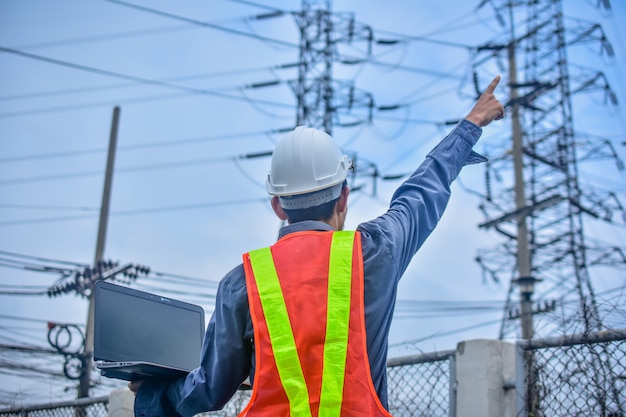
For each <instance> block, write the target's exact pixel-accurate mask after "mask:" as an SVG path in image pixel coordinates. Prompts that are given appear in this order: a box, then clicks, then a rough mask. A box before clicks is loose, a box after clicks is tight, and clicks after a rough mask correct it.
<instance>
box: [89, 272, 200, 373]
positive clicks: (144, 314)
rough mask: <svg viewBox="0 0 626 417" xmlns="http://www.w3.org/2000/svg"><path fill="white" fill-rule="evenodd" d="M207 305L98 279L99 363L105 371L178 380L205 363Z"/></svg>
mask: <svg viewBox="0 0 626 417" xmlns="http://www.w3.org/2000/svg"><path fill="white" fill-rule="evenodd" d="M204 331H205V328H204V310H203V309H202V307H200V306H197V305H194V304H189V303H186V302H183V301H179V300H174V299H172V298H168V297H163V296H160V295H156V294H151V293H147V292H143V291H139V290H135V289H132V288H128V287H124V286H121V285H117V284H112V283H110V282H106V281H97V282H96V284H95V287H94V346H93V354H94V361H95V363H96V367H97V368H99V369H100V372H101V374H102V375H103V376H105V377H109V378H116V379H123V380H126V381H133V380H136V379H146V378H162V379H174V378H179V377H182V376H185V375H186V374H187V373H189V372H190V371H191V370H192V369H195V368H197V367H198V365H199V364H200V350H201V348H202V339H203V337H204Z"/></svg>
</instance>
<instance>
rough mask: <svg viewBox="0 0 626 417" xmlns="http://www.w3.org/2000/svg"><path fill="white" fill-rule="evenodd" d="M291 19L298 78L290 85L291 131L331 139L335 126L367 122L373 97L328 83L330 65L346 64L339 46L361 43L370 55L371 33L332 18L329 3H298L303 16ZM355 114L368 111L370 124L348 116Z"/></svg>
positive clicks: (346, 84) (340, 16)
mask: <svg viewBox="0 0 626 417" xmlns="http://www.w3.org/2000/svg"><path fill="white" fill-rule="evenodd" d="M294 15H295V19H296V23H297V25H298V29H299V31H300V58H299V62H298V78H297V80H294V81H292V82H291V83H290V85H291V88H292V90H293V92H294V94H295V96H296V100H297V113H296V125H297V126H299V125H307V126H310V127H315V128H318V129H322V130H324V131H326V132H327V133H329V134H332V129H333V126H334V125H337V124H338V125H341V126H351V125H356V124H360V123H363V122H369V121H371V111H372V108H373V106H374V100H373V98H372V96H371V95H370V94H369V93H367V92H363V91H360V90H358V89H357V88H355V86H354V82H353V81H340V80H335V79H334V78H333V64H334V63H336V62H343V63H346V59H345V58H342V56H341V51H340V46H341V45H342V44H351V43H354V42H365V43H366V50H367V51H368V52H367V53H368V54H369V53H370V52H371V44H372V40H373V33H372V30H371V28H370V27H369V26H367V25H363V24H359V23H358V22H356V20H355V18H354V15H353V14H352V13H333V12H332V11H331V2H330V0H303V1H302V10H301V11H300V12H299V13H295V14H294ZM361 59H362V58H361ZM357 108H366V109H368V115H367V116H366V118H367V119H369V120H363V117H362V116H357V115H355V114H354V113H353V112H352V111H353V110H355V109H357Z"/></svg>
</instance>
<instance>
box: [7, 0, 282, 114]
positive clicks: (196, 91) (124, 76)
mask: <svg viewBox="0 0 626 417" xmlns="http://www.w3.org/2000/svg"><path fill="white" fill-rule="evenodd" d="M104 1H111V0H104ZM0 51H2V52H6V53H11V54H14V55H19V56H22V57H25V58H30V59H34V60H38V61H43V62H47V63H49V64H54V65H59V66H63V67H67V68H72V69H75V70H80V71H85V72H90V73H94V74H99V75H104V76H107V77H113V78H119V79H123V80H127V81H133V82H136V83H139V84H146V85H152V86H157V87H163V88H168V89H174V90H179V91H183V92H186V93H190V94H199V95H208V96H215V97H219V98H226V99H231V100H239V101H241V100H244V101H248V100H249V99H247V98H242V97H239V96H234V95H231V94H225V93H220V92H218V91H211V90H205V89H200V88H193V87H186V86H182V85H178V84H172V83H169V82H165V81H159V80H151V79H147V78H142V77H136V76H133V75H127V74H122V73H119V72H114V71H108V70H103V69H100V68H95V67H89V66H86V65H81V64H76V63H72V62H67V61H62V60H59V59H55V58H49V57H45V56H42V55H36V54H31V53H28V52H24V51H19V50H17V49H13V48H7V47H4V46H0ZM255 102H256V103H261V104H265V105H268V106H276V107H284V108H292V107H293V106H292V105H289V104H284V103H278V102H274V101H269V100H259V99H256V100H255ZM0 117H5V115H3V114H0Z"/></svg>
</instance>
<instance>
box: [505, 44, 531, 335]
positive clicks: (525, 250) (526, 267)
mask: <svg viewBox="0 0 626 417" xmlns="http://www.w3.org/2000/svg"><path fill="white" fill-rule="evenodd" d="M512 38H513V39H512V40H511V42H510V43H509V45H508V48H507V51H508V56H509V85H510V103H511V125H512V127H511V129H512V136H513V138H512V139H513V171H514V178H515V186H514V187H515V211H516V212H517V213H519V214H518V216H517V272H518V278H517V279H516V281H517V284H518V286H519V288H520V307H521V320H522V338H523V339H525V340H528V339H531V338H532V335H533V316H532V293H533V284H534V278H533V277H532V275H531V274H532V272H531V269H532V268H531V264H532V260H531V254H530V248H529V243H528V226H527V223H526V214H525V211H524V208H525V207H526V192H525V184H524V161H523V158H522V155H523V152H524V150H523V146H524V145H523V137H522V136H523V132H522V125H521V122H520V119H519V117H520V115H519V103H518V94H517V63H516V61H515V35H514V34H513V36H512Z"/></svg>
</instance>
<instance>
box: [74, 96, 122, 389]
mask: <svg viewBox="0 0 626 417" xmlns="http://www.w3.org/2000/svg"><path fill="white" fill-rule="evenodd" d="M119 117H120V108H119V107H117V106H116V107H115V108H114V109H113V120H112V122H111V135H110V137H109V153H108V157H107V165H106V173H105V177H104V190H103V192H102V204H101V206H100V223H99V224H98V240H97V242H96V255H95V256H94V261H93V263H94V267H97V265H98V263H99V262H101V261H102V258H103V255H104V247H105V243H106V235H107V225H108V221H109V206H110V203H111V188H112V185H113V168H114V165H115V150H116V148H117V130H118V124H119ZM92 290H93V284H92ZM93 314H94V305H93V291H90V292H89V307H88V312H87V325H86V328H85V348H84V350H83V359H84V361H83V363H82V365H83V368H82V370H81V375H80V380H79V385H78V398H83V397H88V396H89V388H90V383H91V367H92V360H93Z"/></svg>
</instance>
